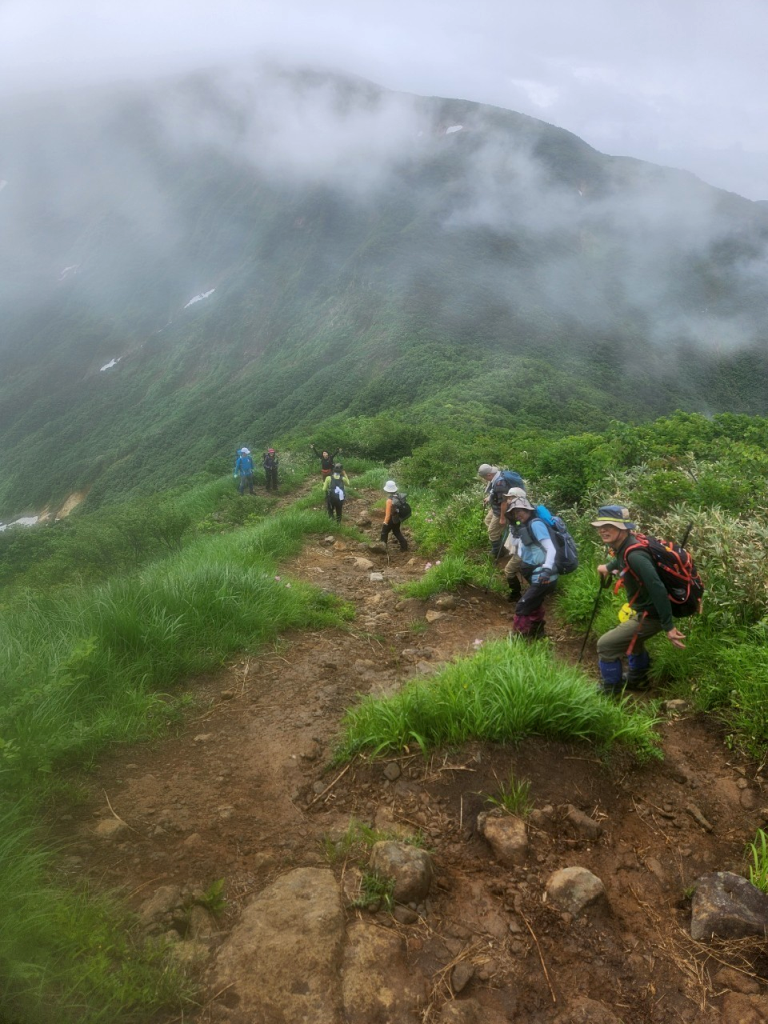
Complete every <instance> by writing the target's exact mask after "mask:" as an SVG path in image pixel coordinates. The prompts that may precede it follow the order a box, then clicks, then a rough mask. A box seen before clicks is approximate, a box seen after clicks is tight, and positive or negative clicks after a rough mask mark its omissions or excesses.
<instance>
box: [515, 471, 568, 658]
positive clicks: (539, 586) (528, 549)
mask: <svg viewBox="0 0 768 1024" xmlns="http://www.w3.org/2000/svg"><path fill="white" fill-rule="evenodd" d="M515 492H517V493H515ZM505 497H506V499H507V518H508V519H509V521H510V524H511V525H512V527H513V529H512V531H511V534H510V535H511V537H512V545H510V546H513V547H514V554H513V558H515V557H516V562H515V568H514V575H515V578H516V574H517V573H519V574H520V575H521V576H522V577H523V579H525V580H527V581H528V588H527V590H526V591H525V593H524V594H522V596H520V597H519V599H518V601H517V604H516V605H515V617H514V619H513V621H512V630H513V631H514V632H515V633H519V634H520V635H521V636H524V637H528V638H529V639H531V640H532V639H535V638H536V637H541V636H543V635H544V628H545V625H544V607H543V605H544V600H545V598H547V597H549V595H550V594H552V593H554V591H555V587H556V586H557V569H556V568H555V560H556V558H557V549H556V547H555V543H554V541H553V540H552V537H551V536H550V533H549V529H548V527H547V524H546V523H545V522H544V521H543V520H542V519H540V518H539V517H538V515H537V512H536V509H535V508H534V506H533V505H532V504H531V503H530V501H529V500H528V498H527V497H526V495H525V491H523V490H522V488H511V489H510V492H507V494H506V495H505ZM508 564H509V563H508ZM507 579H508V580H509V579H510V577H507ZM516 582H517V587H518V593H519V592H520V590H521V589H522V588H521V587H520V581H519V580H517V578H516ZM510 592H513V587H512V582H511V580H510Z"/></svg>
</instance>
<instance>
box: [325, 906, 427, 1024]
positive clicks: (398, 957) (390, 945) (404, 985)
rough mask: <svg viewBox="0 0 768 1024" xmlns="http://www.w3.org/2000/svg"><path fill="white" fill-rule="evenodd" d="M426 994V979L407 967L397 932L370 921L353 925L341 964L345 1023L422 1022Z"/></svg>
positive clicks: (403, 946) (349, 930) (401, 942)
mask: <svg viewBox="0 0 768 1024" xmlns="http://www.w3.org/2000/svg"><path fill="white" fill-rule="evenodd" d="M427 995H428V992H427V985H426V981H425V979H423V978H420V977H419V975H418V974H417V973H414V972H413V971H412V970H409V968H408V965H407V962H406V948H405V943H404V942H403V939H402V938H401V937H400V936H399V935H398V934H397V932H395V931H392V930H389V929H384V928H381V927H378V926H377V925H376V924H373V923H369V922H368V921H367V920H363V921H355V922H353V923H352V924H351V925H350V927H349V929H348V931H347V944H346V948H345V950H344V959H343V964H342V996H343V1002H344V1022H345V1024H371V1022H373V1021H397V1022H398V1024H420V1022H421V1020H422V1019H423V1018H422V1014H423V1010H424V1007H425V1005H426V1002H427Z"/></svg>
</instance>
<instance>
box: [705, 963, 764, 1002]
mask: <svg viewBox="0 0 768 1024" xmlns="http://www.w3.org/2000/svg"><path fill="white" fill-rule="evenodd" d="M712 980H713V981H714V983H715V984H716V985H719V986H720V987H721V988H729V989H730V990H731V991H732V992H741V993H742V995H745V996H752V995H757V993H758V992H759V991H760V983H759V982H758V981H757V979H755V978H750V976H749V975H748V974H744V973H743V972H742V971H737V970H735V969H734V968H733V967H723V968H722V970H720V971H718V972H717V974H716V975H715V976H714V978H713V979H712Z"/></svg>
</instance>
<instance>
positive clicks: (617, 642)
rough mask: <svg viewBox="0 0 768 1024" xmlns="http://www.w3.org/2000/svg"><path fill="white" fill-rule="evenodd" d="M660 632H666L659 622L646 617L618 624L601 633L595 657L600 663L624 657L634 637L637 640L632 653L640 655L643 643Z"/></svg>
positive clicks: (643, 647) (643, 646)
mask: <svg viewBox="0 0 768 1024" xmlns="http://www.w3.org/2000/svg"><path fill="white" fill-rule="evenodd" d="M661 632H666V630H664V627H663V626H662V624H661V623H660V622H659V620H658V619H651V618H649V617H648V616H647V615H646V617H645V618H644V619H642V620H639V619H630V620H629V621H628V622H620V623H619V624H618V626H615V627H614V628H613V629H609V630H608V632H607V633H603V635H602V636H601V637H600V639H599V640H598V641H597V656H598V658H599V659H600V660H601V661H615V660H616V659H617V658H622V657H624V655H625V654H626V653H627V648H628V647H629V645H630V644H631V643H632V638H633V637H634V636H635V635H637V640H635V646H634V647H633V648H632V653H633V654H640V652H641V651H642V650H644V649H645V641H646V640H650V638H651V637H652V636H656V634H657V633H661Z"/></svg>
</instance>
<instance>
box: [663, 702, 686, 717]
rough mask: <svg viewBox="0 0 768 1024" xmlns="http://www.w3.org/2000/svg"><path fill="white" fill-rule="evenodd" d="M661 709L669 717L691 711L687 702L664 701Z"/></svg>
mask: <svg viewBox="0 0 768 1024" xmlns="http://www.w3.org/2000/svg"><path fill="white" fill-rule="evenodd" d="M661 707H662V709H663V710H664V711H666V712H667V713H668V714H670V715H683V714H685V713H686V712H687V711H690V710H691V705H690V703H689V702H688V701H687V700H665V701H664V702H663V703H662V705H661Z"/></svg>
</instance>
